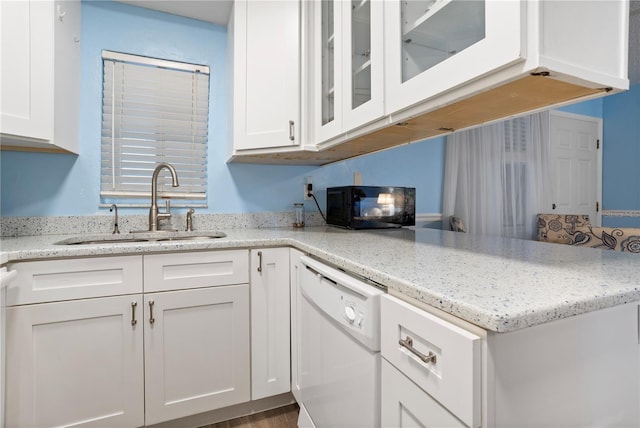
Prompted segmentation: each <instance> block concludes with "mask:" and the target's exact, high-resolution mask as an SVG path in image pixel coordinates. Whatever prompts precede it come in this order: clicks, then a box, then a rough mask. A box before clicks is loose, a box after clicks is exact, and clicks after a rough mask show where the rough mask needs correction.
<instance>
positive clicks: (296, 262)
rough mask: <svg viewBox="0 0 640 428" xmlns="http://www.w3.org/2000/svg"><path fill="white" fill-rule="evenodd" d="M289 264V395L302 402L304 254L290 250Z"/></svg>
mask: <svg viewBox="0 0 640 428" xmlns="http://www.w3.org/2000/svg"><path fill="white" fill-rule="evenodd" d="M290 251H291V253H290V256H289V262H290V263H291V279H290V295H291V393H292V394H293V396H294V398H295V399H296V401H297V402H298V403H299V402H300V401H302V395H301V392H300V381H301V380H302V373H301V371H300V364H299V363H298V362H299V359H300V357H299V353H300V351H301V350H300V346H301V343H302V341H301V334H302V333H301V329H300V322H299V320H300V319H301V318H302V296H301V294H300V274H301V273H302V272H303V271H304V269H305V266H304V265H303V264H302V262H301V261H300V257H302V256H304V253H303V252H301V251H298V250H296V249H293V248H292V249H291V250H290Z"/></svg>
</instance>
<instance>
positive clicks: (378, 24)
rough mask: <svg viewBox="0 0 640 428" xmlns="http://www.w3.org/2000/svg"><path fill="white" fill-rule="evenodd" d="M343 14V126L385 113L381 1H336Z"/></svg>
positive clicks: (348, 128) (351, 127) (358, 123)
mask: <svg viewBox="0 0 640 428" xmlns="http://www.w3.org/2000/svg"><path fill="white" fill-rule="evenodd" d="M337 3H338V5H340V7H341V8H342V10H343V14H342V25H343V33H342V52H343V62H342V65H343V69H342V78H343V79H344V82H343V84H342V87H343V93H342V96H343V98H342V104H343V109H342V111H343V121H342V122H343V129H344V131H345V132H348V131H350V130H352V129H354V128H356V127H358V126H360V125H364V124H365V123H368V122H371V121H373V120H375V119H378V118H380V117H382V115H383V114H384V99H383V97H384V77H383V67H384V58H383V48H384V37H383V36H384V32H383V20H384V18H383V2H382V1H380V0H351V1H339V2H337Z"/></svg>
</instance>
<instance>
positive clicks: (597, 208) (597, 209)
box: [596, 202, 600, 213]
mask: <svg viewBox="0 0 640 428" xmlns="http://www.w3.org/2000/svg"><path fill="white" fill-rule="evenodd" d="M596 212H597V213H598V212H600V202H596Z"/></svg>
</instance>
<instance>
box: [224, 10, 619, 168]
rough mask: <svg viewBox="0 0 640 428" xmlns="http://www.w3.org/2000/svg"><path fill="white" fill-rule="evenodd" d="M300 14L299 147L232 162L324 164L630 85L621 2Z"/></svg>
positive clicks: (329, 11) (252, 154) (242, 157)
mask: <svg viewBox="0 0 640 428" xmlns="http://www.w3.org/2000/svg"><path fill="white" fill-rule="evenodd" d="M310 9H311V10H310V13H308V14H304V15H303V18H304V19H303V21H302V22H303V27H302V33H301V35H302V41H301V43H302V45H301V46H302V48H303V50H302V51H303V56H302V60H301V61H302V62H301V65H302V69H301V70H302V76H305V77H304V78H303V79H302V82H303V85H302V92H301V94H302V99H303V100H305V96H307V95H306V92H305V91H308V98H309V99H310V103H308V104H309V105H310V108H309V111H308V112H306V113H305V111H304V110H303V111H302V117H303V120H304V121H306V123H303V124H302V127H303V128H305V130H304V132H305V134H306V135H308V137H309V140H308V141H306V140H305V142H304V144H302V145H300V146H298V147H297V148H296V149H295V150H293V149H290V148H277V149H273V150H272V151H271V152H269V153H266V152H263V153H260V155H259V156H255V153H247V152H245V153H241V154H240V155H241V156H239V157H238V158H237V159H236V160H238V161H244V162H263V163H299V164H304V163H306V164H325V163H330V162H334V161H338V160H341V159H346V158H349V157H354V156H359V155H363V154H366V153H371V152H374V151H378V150H383V149H387V148H390V147H394V146H399V145H402V144H406V143H410V142H415V141H420V140H423V139H426V138H431V137H435V136H439V135H444V134H447V133H450V132H453V131H458V130H461V129H466V128H470V127H473V126H477V125H481V124H484V123H488V122H492V121H496V120H501V119H504V118H507V117H510V116H514V115H521V114H526V113H528V112H531V111H533V110H538V109H544V108H550V107H551V106H558V105H563V104H568V103H574V102H578V101H582V100H587V99H590V98H595V97H600V96H603V95H606V94H609V93H615V92H618V91H621V90H626V89H628V87H629V81H628V79H627V72H628V70H627V62H628V38H629V2H628V0H620V1H550V0H549V1H547V0H544V1H536V0H531V1H497V0H486V1H485V0H386V1H376V0H355V1H342V2H341V1H317V2H310ZM307 15H308V16H307ZM307 21H308V22H307ZM307 27H308V28H307ZM306 51H308V55H306V54H304V53H305V52H306ZM271 54H272V52H270V55H271ZM273 62H274V63H275V61H273ZM381 64H382V65H381ZM278 66H280V65H279V64H278ZM305 67H307V68H305ZM240 70H241V69H240ZM289 71H290V70H289V69H287V70H284V69H283V73H286V72H289ZM305 71H306V73H305ZM239 74H240V75H241V74H242V73H239ZM307 82H308V83H307ZM248 99H249V98H247V100H248ZM306 104H307V103H306V102H303V103H302V107H303V109H304V108H306V107H307V106H306ZM252 156H253V157H252Z"/></svg>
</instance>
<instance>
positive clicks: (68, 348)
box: [6, 295, 144, 428]
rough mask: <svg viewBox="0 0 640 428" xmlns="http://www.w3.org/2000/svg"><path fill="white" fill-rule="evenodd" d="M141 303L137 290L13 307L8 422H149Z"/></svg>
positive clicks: (9, 334) (110, 424)
mask: <svg viewBox="0 0 640 428" xmlns="http://www.w3.org/2000/svg"><path fill="white" fill-rule="evenodd" d="M141 304H142V299H141V297H140V296H139V295H134V296H118V297H106V298H100V299H87V300H79V301H70V302H57V303H46V304H40V305H27V306H16V307H10V308H7V323H8V324H9V325H10V326H11V328H10V329H9V330H8V331H7V385H6V388H7V391H10V393H9V394H7V397H6V410H7V412H6V425H7V426H8V427H13V426H37V427H42V426H70V427H71V426H73V427H101V428H108V427H122V426H141V425H143V424H144V403H143V397H144V396H143V389H144V386H143V383H144V381H143V368H142V328H143V327H142V324H141V323H140V322H136V323H134V322H133V321H134V320H139V317H140V316H141V313H142V311H141V310H140V305H141ZM136 311H137V312H136Z"/></svg>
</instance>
